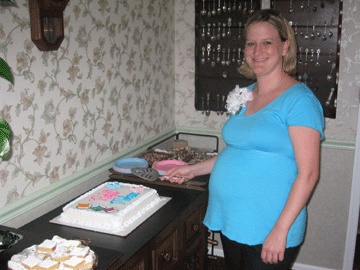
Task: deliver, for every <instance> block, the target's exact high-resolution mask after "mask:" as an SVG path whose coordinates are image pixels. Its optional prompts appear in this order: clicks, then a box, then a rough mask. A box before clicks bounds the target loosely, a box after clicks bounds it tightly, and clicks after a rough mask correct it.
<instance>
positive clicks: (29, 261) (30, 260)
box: [22, 256, 42, 268]
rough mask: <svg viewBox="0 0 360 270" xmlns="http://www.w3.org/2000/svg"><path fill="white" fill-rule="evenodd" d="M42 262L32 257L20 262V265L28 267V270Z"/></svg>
mask: <svg viewBox="0 0 360 270" xmlns="http://www.w3.org/2000/svg"><path fill="white" fill-rule="evenodd" d="M41 262H42V261H41V260H40V259H38V258H36V257H34V256H29V257H27V258H26V259H25V260H24V261H22V264H23V265H25V266H28V267H29V268H33V267H35V266H36V265H38V264H39V263H41Z"/></svg>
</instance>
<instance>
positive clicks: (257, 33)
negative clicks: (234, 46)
mask: <svg viewBox="0 0 360 270" xmlns="http://www.w3.org/2000/svg"><path fill="white" fill-rule="evenodd" d="M288 48H289V41H285V42H282V41H281V40H280V36H279V33H278V31H277V30H276V28H275V27H274V26H273V25H271V24H270V23H268V22H256V23H253V24H251V25H250V26H249V28H248V32H247V36H246V44H245V59H246V62H247V64H248V65H249V66H250V68H251V69H252V70H253V71H254V73H255V74H256V76H257V77H259V76H264V75H269V74H270V75H271V74H274V73H273V72H274V71H275V72H276V71H279V69H282V58H283V56H284V55H285V54H286V53H287V51H288Z"/></svg>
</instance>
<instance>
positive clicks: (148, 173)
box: [131, 168, 189, 182]
mask: <svg viewBox="0 0 360 270" xmlns="http://www.w3.org/2000/svg"><path fill="white" fill-rule="evenodd" d="M131 173H132V174H133V175H135V176H138V177H140V178H142V179H145V180H148V181H156V180H158V179H160V178H161V177H162V176H161V175H160V174H159V172H158V171H157V170H155V169H153V168H131ZM165 177H166V176H165ZM174 179H176V178H175V177H174ZM184 179H185V182H188V181H189V179H187V178H184Z"/></svg>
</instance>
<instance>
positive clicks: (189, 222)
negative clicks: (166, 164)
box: [0, 176, 208, 270]
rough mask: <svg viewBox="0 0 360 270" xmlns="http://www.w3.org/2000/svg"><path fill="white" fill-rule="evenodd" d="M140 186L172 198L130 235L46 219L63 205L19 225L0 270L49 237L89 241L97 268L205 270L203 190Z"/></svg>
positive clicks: (205, 231)
mask: <svg viewBox="0 0 360 270" xmlns="http://www.w3.org/2000/svg"><path fill="white" fill-rule="evenodd" d="M207 179H208V176H207ZM117 180H118V179H117ZM199 180H200V178H197V179H194V181H199ZM110 181H112V180H110ZM120 181H121V182H124V181H126V182H130V183H134V181H131V180H125V179H122V180H120ZM135 183H137V184H139V183H138V182H135ZM141 184H143V185H146V186H149V187H151V188H155V189H156V190H157V191H158V193H159V195H160V196H163V197H170V198H171V200H169V202H168V203H167V204H165V205H164V206H163V207H161V208H160V209H159V210H158V211H157V212H156V213H154V214H153V215H152V216H151V217H149V218H148V219H147V220H146V221H145V222H143V223H142V224H141V225H139V226H138V227H137V228H136V229H135V230H134V231H133V232H131V233H130V234H129V235H127V236H125V237H121V236H116V235H111V234H104V233H99V232H96V231H91V230H82V229H79V228H75V227H71V226H64V225H60V224H55V223H51V222H49V221H50V220H52V219H54V218H55V217H57V216H59V215H60V214H61V212H62V208H63V206H64V205H62V206H59V207H57V208H56V209H54V210H52V211H50V212H49V213H47V214H45V215H43V216H41V217H39V218H37V219H36V220H34V221H32V222H29V223H28V224H26V225H24V226H23V227H21V228H20V229H21V233H20V234H21V235H22V236H23V239H22V240H21V241H19V243H18V244H17V245H15V246H13V247H12V248H11V249H9V250H6V251H4V252H2V254H1V255H2V256H1V257H0V269H6V268H3V266H4V267H6V265H7V261H8V260H9V259H10V258H11V256H13V255H14V254H17V253H19V252H21V251H23V250H24V249H25V248H28V247H29V246H32V245H34V244H39V243H41V242H42V241H43V240H45V239H51V238H52V237H53V236H54V235H58V236H60V237H63V238H65V239H74V238H77V239H87V240H89V241H90V244H89V246H90V248H91V249H92V250H93V251H94V252H95V253H96V254H97V255H98V269H99V270H166V269H169V270H172V269H199V270H201V269H204V262H205V258H206V254H207V229H206V227H205V226H204V225H203V224H202V220H203V219H204V215H205V209H206V205H207V197H208V194H207V191H206V189H201V190H199V189H195V188H194V187H183V188H178V187H173V186H164V185H158V184H156V183H155V182H148V181H147V182H146V183H141ZM160 184H161V183H160ZM163 184H164V183H163ZM169 184H170V183H169ZM0 227H1V226H0Z"/></svg>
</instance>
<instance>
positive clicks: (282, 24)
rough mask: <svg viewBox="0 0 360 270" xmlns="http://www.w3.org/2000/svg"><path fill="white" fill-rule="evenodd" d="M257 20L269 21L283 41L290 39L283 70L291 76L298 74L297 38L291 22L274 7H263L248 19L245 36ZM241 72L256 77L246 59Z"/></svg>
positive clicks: (247, 76) (252, 77) (246, 75)
mask: <svg viewBox="0 0 360 270" xmlns="http://www.w3.org/2000/svg"><path fill="white" fill-rule="evenodd" d="M257 22H267V23H270V24H271V25H272V26H274V27H275V29H276V30H277V31H278V33H279V37H280V40H281V41H282V42H285V41H287V40H288V41H289V44H290V45H289V50H288V52H287V53H286V54H285V56H284V57H283V70H284V72H285V73H286V74H288V75H289V76H295V74H296V53H297V46H296V39H295V34H294V31H293V30H292V28H291V26H290V24H289V22H288V20H287V19H285V18H284V17H283V16H282V15H281V14H280V13H279V12H278V11H276V10H273V9H263V10H258V11H256V12H254V13H253V14H252V15H251V16H250V17H249V19H248V21H247V22H246V24H245V27H244V34H245V37H246V36H247V33H248V30H249V27H250V25H252V24H253V23H257ZM238 71H239V73H240V74H241V75H243V76H245V77H246V78H251V79H254V78H256V75H255V73H254V72H253V71H252V69H251V68H250V67H249V65H248V64H247V63H246V61H244V63H243V64H242V65H241V66H240V67H239V69H238Z"/></svg>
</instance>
